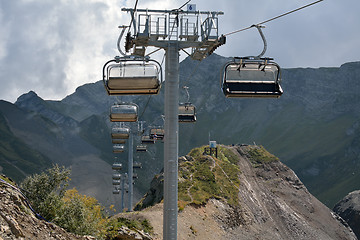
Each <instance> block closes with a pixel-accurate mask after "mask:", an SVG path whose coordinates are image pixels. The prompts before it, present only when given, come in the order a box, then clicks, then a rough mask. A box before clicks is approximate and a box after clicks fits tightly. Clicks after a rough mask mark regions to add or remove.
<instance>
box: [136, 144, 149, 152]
mask: <svg viewBox="0 0 360 240" xmlns="http://www.w3.org/2000/svg"><path fill="white" fill-rule="evenodd" d="M136 151H137V152H146V151H147V147H146V145H138V146H136Z"/></svg>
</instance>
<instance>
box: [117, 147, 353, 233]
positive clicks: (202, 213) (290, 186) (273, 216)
mask: <svg viewBox="0 0 360 240" xmlns="http://www.w3.org/2000/svg"><path fill="white" fill-rule="evenodd" d="M198 150H199V151H198V152H196V151H197V150H196V149H195V151H194V150H192V151H191V152H190V153H189V155H188V156H184V157H181V158H180V159H179V161H180V164H179V207H180V212H179V216H178V238H179V239H224V240H225V239H234V240H235V239H249V240H250V239H262V240H270V239H284V240H285V239H286V240H287V239H323V240H329V239H334V240H335V239H354V240H355V239H357V238H356V236H355V234H354V232H352V230H351V229H350V227H349V226H348V225H347V224H346V222H345V221H344V220H342V219H341V217H339V216H338V215H336V214H335V213H334V212H332V211H331V210H330V209H328V208H327V207H326V206H325V205H323V204H322V203H321V202H320V201H318V200H317V199H316V198H315V197H314V196H312V195H311V194H310V193H309V192H308V190H307V189H306V187H305V186H304V185H303V183H302V182H301V181H300V179H299V178H298V177H297V176H296V174H295V173H294V172H293V171H292V170H291V169H290V168H288V167H287V166H286V165H284V164H283V163H281V162H280V161H279V160H277V159H276V158H274V156H272V155H271V154H269V153H267V152H266V150H264V149H261V147H259V146H234V147H231V146H219V157H218V158H216V157H215V156H208V155H207V156H204V155H202V151H203V147H201V148H198ZM258 150H259V151H258ZM255 153H256V154H255ZM220 155H223V157H220ZM224 156H225V157H224ZM199 162H200V163H199ZM193 164H196V165H197V167H195V168H196V169H194V168H193V167H191V166H194V165H193ZM186 166H187V167H186ZM217 166H221V167H222V169H223V171H224V172H221V171H219V169H218V167H217ZM191 169H192V170H191ZM234 169H238V170H237V171H236V173H235V175H237V176H238V177H237V179H234V178H233V177H232V175H231V172H233V171H234ZM198 172H201V173H202V174H203V175H201V180H199V178H198V177H200V176H198V175H197V173H198ZM225 173H226V174H225ZM224 174H225V175H227V176H228V178H226V177H220V175H224ZM211 176H214V177H215V180H214V181H215V184H216V185H217V186H218V187H219V188H220V189H219V192H216V191H215V192H214V191H213V189H210V188H211V187H210V186H212V181H213V180H211V179H212V178H211ZM184 178H185V179H184ZM156 179H159V176H156ZM184 181H185V182H187V181H190V183H189V184H188V183H186V184H185V185H186V186H187V187H186V188H183V187H181V183H182V182H183V183H184ZM199 181H200V182H201V183H199ZM157 182H158V186H155V185H153V186H152V190H150V191H149V192H148V194H147V195H145V198H144V199H146V198H147V197H149V195H151V194H155V195H158V193H159V191H160V188H162V185H161V181H157ZM227 182H229V183H231V184H232V185H233V186H235V188H236V189H237V194H236V195H235V198H236V200H235V201H233V197H232V195H231V189H230V187H231V186H227ZM156 189H158V190H156ZM154 190H155V191H154ZM209 193H215V195H211V196H210V195H209ZM229 194H230V195H229ZM186 196H190V198H189V197H186ZM203 196H207V198H206V199H205V201H204V202H199V199H201V198H202V197H203ZM160 200H161V199H160ZM184 201H188V202H189V203H188V204H187V205H186V206H185V207H183V208H182V207H181V206H182V202H184ZM140 204H141V203H140ZM152 205H153V206H146V208H145V209H144V210H142V211H140V212H134V213H122V214H120V215H117V217H119V216H121V217H125V218H126V217H127V218H146V219H148V220H149V221H150V223H151V224H152V226H153V227H154V233H153V236H154V239H162V238H161V236H162V227H161V226H162V203H160V202H156V201H154V202H153V203H152Z"/></svg>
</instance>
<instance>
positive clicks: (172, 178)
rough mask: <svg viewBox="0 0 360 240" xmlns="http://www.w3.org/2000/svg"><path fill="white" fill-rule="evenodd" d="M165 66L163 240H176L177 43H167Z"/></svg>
mask: <svg viewBox="0 0 360 240" xmlns="http://www.w3.org/2000/svg"><path fill="white" fill-rule="evenodd" d="M165 50H166V66H165V76H166V77H165V138H164V210H163V211H164V218H163V221H164V222H163V239H164V240H176V239H177V214H178V205H177V200H178V152H179V149H178V139H179V134H178V132H179V122H178V108H179V44H178V42H177V41H174V42H169V44H168V47H167V48H166V49H165Z"/></svg>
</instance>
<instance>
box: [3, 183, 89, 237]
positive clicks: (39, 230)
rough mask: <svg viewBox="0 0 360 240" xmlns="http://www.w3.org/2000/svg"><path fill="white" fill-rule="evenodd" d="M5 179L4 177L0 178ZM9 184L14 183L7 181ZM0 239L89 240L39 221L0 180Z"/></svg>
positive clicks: (24, 201) (15, 193) (23, 199)
mask: <svg viewBox="0 0 360 240" xmlns="http://www.w3.org/2000/svg"><path fill="white" fill-rule="evenodd" d="M2 178H5V179H6V177H4V176H3V177H2ZM7 181H8V182H9V183H11V184H12V185H14V184H15V183H14V182H11V180H9V179H7ZM0 239H1V240H12V239H49V240H50V239H52V240H75V239H79V240H80V239H82V240H90V239H95V238H93V237H91V236H78V235H75V234H71V233H68V232H66V231H65V230H64V229H62V228H60V227H58V226H56V225H55V224H53V223H50V222H46V221H44V220H39V219H38V218H36V217H35V215H34V213H33V212H32V211H31V210H30V208H29V207H28V204H27V202H26V199H25V198H24V196H23V195H21V194H20V193H19V192H18V191H17V190H16V189H15V188H13V187H11V186H10V185H8V184H5V183H4V182H3V181H1V180H0Z"/></svg>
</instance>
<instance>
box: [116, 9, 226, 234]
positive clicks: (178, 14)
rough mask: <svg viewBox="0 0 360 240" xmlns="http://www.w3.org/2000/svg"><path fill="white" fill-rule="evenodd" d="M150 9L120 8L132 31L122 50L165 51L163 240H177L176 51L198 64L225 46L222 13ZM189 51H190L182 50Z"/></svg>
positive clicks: (140, 51) (177, 86)
mask: <svg viewBox="0 0 360 240" xmlns="http://www.w3.org/2000/svg"><path fill="white" fill-rule="evenodd" d="M191 9H192V10H190V8H189V9H188V11H183V10H181V9H175V10H149V9H136V10H135V9H131V8H123V9H122V11H125V12H128V13H130V14H131V19H132V20H131V28H130V32H129V33H128V34H127V36H126V43H125V49H126V51H127V52H131V55H135V56H142V57H145V56H146V54H145V49H146V47H149V46H151V47H157V48H159V49H164V50H165V55H166V60H165V63H166V66H165V82H166V83H165V111H164V112H165V138H164V210H163V211H164V218H163V239H164V240H176V239H177V214H178V205H177V200H178V148H179V147H178V136H179V135H178V134H179V133H178V131H179V123H178V107H179V51H180V50H182V51H184V52H185V53H186V54H188V55H189V56H191V57H192V58H193V59H195V60H199V61H201V60H202V59H204V58H206V57H207V56H208V55H210V54H211V53H212V52H213V51H214V50H215V49H216V48H217V47H219V46H220V45H222V44H225V37H224V36H220V37H219V34H218V16H219V15H223V14H224V13H223V12H209V11H194V8H193V5H192V8H191ZM187 48H190V49H191V52H187V51H185V49H187Z"/></svg>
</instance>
